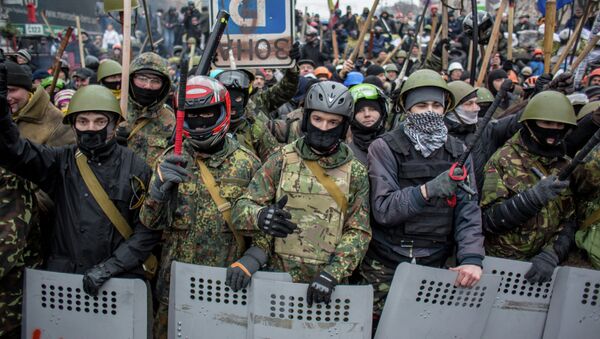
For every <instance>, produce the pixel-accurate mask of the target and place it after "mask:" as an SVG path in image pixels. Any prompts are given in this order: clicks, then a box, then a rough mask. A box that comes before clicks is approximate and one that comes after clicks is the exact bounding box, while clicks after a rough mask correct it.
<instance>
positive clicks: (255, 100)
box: [231, 68, 298, 161]
mask: <svg viewBox="0 0 600 339" xmlns="http://www.w3.org/2000/svg"><path fill="white" fill-rule="evenodd" d="M297 87H298V70H297V69H296V68H290V69H288V71H287V72H286V76H285V77H284V78H283V79H282V80H281V81H280V82H279V83H278V84H277V85H275V86H273V87H271V88H269V89H268V90H266V91H261V92H256V93H254V95H251V96H250V98H249V100H248V104H247V105H246V107H244V116H245V117H246V118H245V119H244V120H242V122H241V123H240V124H238V125H237V126H233V125H232V126H231V131H232V133H234V134H235V135H236V137H237V140H238V142H239V143H240V144H241V145H242V146H244V147H246V148H248V149H249V150H251V151H253V152H254V154H256V155H257V156H258V157H259V158H260V159H261V160H262V161H266V160H267V158H268V157H269V156H270V155H271V154H273V153H274V152H275V151H276V150H277V148H278V147H279V142H278V141H277V139H275V137H274V136H273V134H272V133H271V131H270V130H269V128H268V127H267V123H268V122H269V118H268V117H269V112H272V111H274V110H276V109H277V108H279V106H281V105H283V104H284V103H286V102H287V101H289V100H290V99H292V98H293V97H294V94H295V93H296V88H297Z"/></svg>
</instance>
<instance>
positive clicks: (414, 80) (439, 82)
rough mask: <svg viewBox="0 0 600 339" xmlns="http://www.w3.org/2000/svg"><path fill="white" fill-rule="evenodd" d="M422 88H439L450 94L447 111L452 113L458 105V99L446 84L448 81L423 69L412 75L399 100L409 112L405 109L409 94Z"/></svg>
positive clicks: (403, 86) (403, 87)
mask: <svg viewBox="0 0 600 339" xmlns="http://www.w3.org/2000/svg"><path fill="white" fill-rule="evenodd" d="M422 87H437V88H440V89H442V90H444V91H446V93H447V94H448V103H447V104H446V111H450V110H452V109H453V108H454V105H455V104H456V99H455V98H454V94H452V92H451V91H450V89H449V88H448V84H447V83H446V81H444V79H442V76H441V75H439V74H438V73H436V72H435V71H432V70H430V69H421V70H418V71H416V72H414V73H413V74H411V75H410V76H409V77H408V79H406V81H405V82H404V84H403V85H402V90H401V91H400V98H399V100H400V104H401V105H402V107H403V108H404V109H405V110H408V108H406V107H404V102H405V100H406V95H407V94H408V92H410V91H412V90H414V89H417V88H422ZM409 108H410V107H409Z"/></svg>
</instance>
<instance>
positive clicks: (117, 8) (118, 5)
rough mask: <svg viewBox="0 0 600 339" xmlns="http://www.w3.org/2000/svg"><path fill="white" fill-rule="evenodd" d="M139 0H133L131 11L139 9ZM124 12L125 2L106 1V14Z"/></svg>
mask: <svg viewBox="0 0 600 339" xmlns="http://www.w3.org/2000/svg"><path fill="white" fill-rule="evenodd" d="M139 6H140V5H139V4H138V0H131V9H134V8H138V7H139ZM121 11H123V0H104V12H105V13H108V12H121Z"/></svg>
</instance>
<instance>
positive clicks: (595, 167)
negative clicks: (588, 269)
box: [573, 146, 600, 269]
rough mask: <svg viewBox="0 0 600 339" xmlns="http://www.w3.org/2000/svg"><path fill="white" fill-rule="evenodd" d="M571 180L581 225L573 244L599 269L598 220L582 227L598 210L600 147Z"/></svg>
mask: <svg viewBox="0 0 600 339" xmlns="http://www.w3.org/2000/svg"><path fill="white" fill-rule="evenodd" d="M573 179H574V183H575V189H576V191H577V195H576V197H577V198H576V200H577V219H578V221H579V225H581V226H580V229H579V230H578V231H577V233H575V242H576V243H577V247H579V248H581V249H583V250H585V251H586V252H587V256H588V258H589V261H591V264H592V266H593V267H594V268H595V269H600V233H599V232H600V220H596V221H595V222H593V223H591V224H590V225H585V226H584V225H583V222H584V221H585V220H586V219H588V218H590V217H591V215H592V214H594V213H596V211H598V210H600V190H599V188H600V146H596V148H594V150H593V151H592V152H591V153H590V154H589V155H588V156H587V157H586V162H585V164H584V165H582V166H580V167H579V168H578V170H577V171H575V173H573ZM593 219H595V218H593V217H592V218H591V219H590V220H593Z"/></svg>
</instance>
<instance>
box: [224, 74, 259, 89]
mask: <svg viewBox="0 0 600 339" xmlns="http://www.w3.org/2000/svg"><path fill="white" fill-rule="evenodd" d="M217 80H219V81H220V82H221V83H222V84H223V85H225V87H227V88H239V89H248V88H250V85H251V84H250V77H248V75H247V74H246V73H244V72H228V71H225V72H221V73H220V74H219V75H217Z"/></svg>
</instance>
